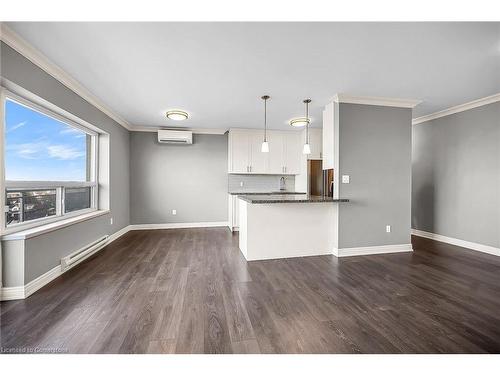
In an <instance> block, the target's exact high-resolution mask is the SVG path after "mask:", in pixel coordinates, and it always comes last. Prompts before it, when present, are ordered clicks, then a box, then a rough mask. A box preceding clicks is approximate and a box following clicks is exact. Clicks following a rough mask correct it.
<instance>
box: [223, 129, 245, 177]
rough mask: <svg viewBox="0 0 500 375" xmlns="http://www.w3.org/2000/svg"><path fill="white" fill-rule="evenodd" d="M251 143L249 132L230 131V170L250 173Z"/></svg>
mask: <svg viewBox="0 0 500 375" xmlns="http://www.w3.org/2000/svg"><path fill="white" fill-rule="evenodd" d="M249 166H250V143H249V142H248V134H247V133H246V132H243V131H233V132H231V133H229V141H228V172H229V173H250V168H249Z"/></svg>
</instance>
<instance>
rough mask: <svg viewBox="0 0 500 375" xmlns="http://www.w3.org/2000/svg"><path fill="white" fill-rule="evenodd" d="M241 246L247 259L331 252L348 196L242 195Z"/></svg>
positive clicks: (240, 215) (240, 206) (240, 212)
mask: <svg viewBox="0 0 500 375" xmlns="http://www.w3.org/2000/svg"><path fill="white" fill-rule="evenodd" d="M238 198H239V229H240V232H239V247H240V250H241V252H242V253H243V255H244V257H245V259H246V260H249V261H250V260H262V259H276V258H292V257H302V256H313V255H326V254H332V253H333V249H334V244H335V238H336V229H335V228H336V227H337V226H336V225H335V222H336V220H337V212H338V211H337V208H338V204H339V203H346V202H349V200H348V199H334V198H331V197H321V196H310V195H303V194H301V195H286V196H285V195H241V196H238Z"/></svg>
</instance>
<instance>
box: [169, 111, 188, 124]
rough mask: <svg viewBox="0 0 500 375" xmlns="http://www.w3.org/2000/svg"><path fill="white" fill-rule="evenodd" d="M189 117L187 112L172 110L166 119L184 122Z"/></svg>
mask: <svg viewBox="0 0 500 375" xmlns="http://www.w3.org/2000/svg"><path fill="white" fill-rule="evenodd" d="M188 117H189V115H188V113H187V112H184V111H181V110H179V109H174V110H171V111H168V112H167V118H169V119H170V120H175V121H182V120H186V119H187V118H188Z"/></svg>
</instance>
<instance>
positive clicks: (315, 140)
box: [308, 128, 323, 159]
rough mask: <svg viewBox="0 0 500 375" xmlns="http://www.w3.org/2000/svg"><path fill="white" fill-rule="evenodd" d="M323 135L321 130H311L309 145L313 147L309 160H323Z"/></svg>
mask: <svg viewBox="0 0 500 375" xmlns="http://www.w3.org/2000/svg"><path fill="white" fill-rule="evenodd" d="M321 134H322V130H321V129H316V128H315V129H309V144H310V146H311V153H310V154H309V155H308V159H321V156H322V155H321V149H322V148H323V147H322V146H323V144H322V140H321V138H322V137H321Z"/></svg>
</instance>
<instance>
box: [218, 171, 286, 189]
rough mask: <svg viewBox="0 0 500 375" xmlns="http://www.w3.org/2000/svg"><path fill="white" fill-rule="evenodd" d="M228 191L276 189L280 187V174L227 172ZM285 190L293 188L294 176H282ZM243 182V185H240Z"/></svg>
mask: <svg viewBox="0 0 500 375" xmlns="http://www.w3.org/2000/svg"><path fill="white" fill-rule="evenodd" d="M227 176H228V177H227V181H228V182H227V191H228V192H230V193H231V192H240V191H242V192H245V191H246V192H260V191H263V192H266V191H278V190H279V189H280V178H281V177H282V176H281V175H268V174H255V175H248V174H228V175H227ZM284 177H285V187H286V190H291V191H293V190H295V176H290V175H287V176H284ZM241 183H243V186H241Z"/></svg>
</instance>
